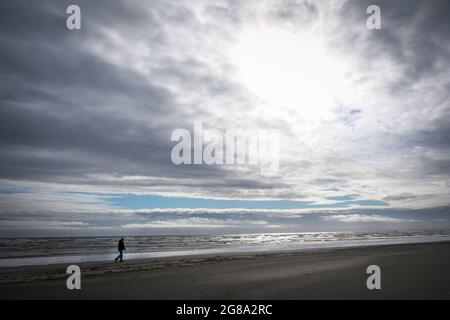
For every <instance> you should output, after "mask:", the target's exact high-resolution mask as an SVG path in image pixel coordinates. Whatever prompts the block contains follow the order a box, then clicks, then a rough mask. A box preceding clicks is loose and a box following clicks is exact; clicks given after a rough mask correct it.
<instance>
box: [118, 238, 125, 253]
mask: <svg viewBox="0 0 450 320" xmlns="http://www.w3.org/2000/svg"><path fill="white" fill-rule="evenodd" d="M117 250H119V251H123V250H125V244H124V243H123V240H119V245H118V246H117Z"/></svg>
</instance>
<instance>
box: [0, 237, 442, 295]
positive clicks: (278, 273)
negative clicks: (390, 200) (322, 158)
mask: <svg viewBox="0 0 450 320" xmlns="http://www.w3.org/2000/svg"><path fill="white" fill-rule="evenodd" d="M373 264H375V265H378V266H380V268H381V290H368V289H367V287H366V279H367V277H368V276H369V275H367V274H366V269H367V267H368V266H369V265H373ZM80 267H81V271H82V278H81V287H82V289H81V290H68V289H67V288H66V278H67V276H68V275H67V274H66V273H65V271H66V268H67V265H52V266H39V267H36V266H33V267H20V268H2V269H0V299H450V242H440V243H427V244H404V245H383V246H370V247H351V248H333V249H307V250H298V251H287V252H268V253H250V254H249V253H242V254H221V255H201V256H190V257H172V258H155V259H145V260H132V261H126V262H124V263H122V264H120V263H117V264H115V263H114V262H101V263H100V262H99V263H85V264H80Z"/></svg>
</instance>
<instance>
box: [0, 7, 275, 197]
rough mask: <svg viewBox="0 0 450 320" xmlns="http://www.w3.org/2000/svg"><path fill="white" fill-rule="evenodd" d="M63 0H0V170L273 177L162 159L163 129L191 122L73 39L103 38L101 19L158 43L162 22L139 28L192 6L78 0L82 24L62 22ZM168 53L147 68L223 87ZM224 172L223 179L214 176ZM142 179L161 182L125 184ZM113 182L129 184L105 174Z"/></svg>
mask: <svg viewBox="0 0 450 320" xmlns="http://www.w3.org/2000/svg"><path fill="white" fill-rule="evenodd" d="M71 3H72V2H70V1H62V2H58V3H55V1H39V2H29V1H22V2H21V3H18V2H17V1H3V2H2V4H1V6H2V10H0V11H1V15H2V16H1V19H0V20H1V21H0V24H1V28H0V33H1V34H0V41H1V47H2V50H1V52H0V70H1V76H0V82H1V85H0V103H1V109H0V118H1V121H2V126H1V127H0V144H1V151H0V153H1V162H0V176H1V177H2V178H6V179H11V180H14V179H20V180H27V179H29V180H36V181H48V182H51V181H57V182H62V183H68V184H71V183H80V184H91V185H100V184H108V183H110V182H108V181H106V180H103V181H102V179H101V178H99V179H94V180H92V179H91V178H89V177H87V176H85V175H87V174H92V173H95V174H102V173H105V174H110V175H115V176H117V177H120V176H121V175H142V176H157V177H158V176H159V177H165V178H181V179H183V178H186V179H189V180H187V181H184V182H183V181H182V180H180V181H179V182H178V185H186V186H189V185H192V186H198V185H200V184H202V183H205V185H204V186H203V187H205V186H206V185H208V184H209V185H210V187H211V190H214V189H218V188H225V189H227V188H236V187H240V188H246V189H252V188H256V189H259V188H261V189H267V188H272V187H274V186H269V185H267V184H266V183H264V182H258V181H253V180H250V179H242V178H241V179H237V178H233V174H232V173H231V172H227V173H225V172H223V170H221V168H219V167H204V166H182V167H175V166H174V165H172V163H171V161H170V151H171V148H172V146H173V143H171V142H170V134H171V131H172V130H173V129H175V128H177V127H186V126H189V127H191V126H192V124H191V122H189V117H186V115H185V114H184V111H183V108H180V106H179V105H178V104H177V103H178V102H177V96H176V95H174V93H173V92H170V91H168V90H166V89H165V88H164V87H163V86H161V85H160V84H158V83H151V82H150V83H149V81H148V79H145V78H143V77H142V75H141V74H139V73H137V72H133V71H132V70H130V69H127V68H123V67H120V66H117V65H114V64H111V63H107V62H105V61H104V60H103V59H101V57H98V56H96V55H94V54H92V52H89V51H87V50H85V47H83V45H82V44H83V42H84V41H85V39H87V38H93V39H95V41H98V42H100V43H101V42H102V41H106V40H105V39H104V38H103V37H102V35H101V34H100V33H99V30H102V28H109V29H111V30H112V31H114V30H120V32H121V33H125V34H128V35H129V37H130V39H134V38H136V39H141V40H142V39H145V41H146V42H148V43H150V44H151V45H155V46H161V45H164V43H165V41H166V40H165V38H164V37H163V35H164V32H159V33H158V32H155V33H153V34H148V33H146V32H147V30H148V29H152V28H153V29H156V30H157V29H161V24H164V23H175V24H183V23H190V22H191V20H192V19H193V18H192V12H190V11H188V10H186V9H183V7H181V6H178V7H177V6H172V5H169V4H167V5H164V10H159V11H152V13H149V12H144V11H143V10H142V8H141V7H138V6H135V5H133V4H128V3H125V2H121V1H119V2H110V1H78V2H76V4H79V5H80V6H81V8H82V14H83V15H82V30H81V31H80V32H69V31H68V30H67V29H66V27H65V19H66V14H65V8H66V7H67V6H68V5H69V4H71ZM153 5H154V6H155V7H156V8H158V6H162V5H163V4H161V3H159V2H154V3H153ZM155 12H158V14H155ZM131 62H132V61H130V63H131ZM177 63H178V64H177ZM177 63H174V62H173V61H171V60H170V59H167V61H162V64H161V65H160V66H159V67H158V70H157V72H159V73H163V74H166V75H170V76H171V77H173V78H176V79H178V80H179V81H182V82H185V83H188V84H190V86H192V90H206V91H211V92H212V93H213V94H220V93H223V92H226V90H228V87H229V84H228V83H226V82H221V80H220V79H219V80H217V79H216V80H215V79H213V78H212V77H211V76H209V75H208V67H206V66H204V65H202V64H201V63H200V62H199V61H193V60H189V58H187V60H185V61H184V62H183V63H181V62H177ZM193 69H195V70H200V73H199V72H192V70H193ZM186 112H189V110H186ZM225 175H226V176H228V177H229V178H230V179H229V185H227V184H226V183H224V180H223V179H222V180H219V179H220V177H224V176H225ZM194 178H195V179H197V181H193V179H194ZM208 181H209V182H208ZM149 182H151V184H152V186H156V185H164V184H165V182H164V180H162V181H158V180H156V179H155V180H151V181H150V180H147V181H146V180H142V181H141V182H136V183H135V185H137V186H139V185H140V184H141V185H142V184H145V183H149ZM121 183H122V184H123V185H125V186H126V185H127V184H128V185H129V186H130V185H131V183H130V182H128V183H127V182H117V181H115V182H114V184H115V185H117V184H119V185H120V184H121Z"/></svg>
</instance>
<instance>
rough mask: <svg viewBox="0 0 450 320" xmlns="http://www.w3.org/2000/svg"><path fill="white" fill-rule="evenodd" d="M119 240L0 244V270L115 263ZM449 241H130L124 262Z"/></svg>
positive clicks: (329, 236) (346, 236)
mask: <svg viewBox="0 0 450 320" xmlns="http://www.w3.org/2000/svg"><path fill="white" fill-rule="evenodd" d="M118 240H119V238H118V237H72V238H15V239H11V238H8V239H6V238H4V239H0V267H17V266H27V265H48V264H58V263H61V264H68V263H70V264H76V263H81V262H88V261H113V259H114V258H115V257H116V256H117V242H118ZM434 241H450V230H415V231H383V232H302V233H262V234H235V235H186V236H179V235H177V236H131V237H126V238H125V245H126V247H127V253H126V254H125V256H124V258H125V259H141V258H156V257H169V256H183V255H192V254H208V253H218V254H220V253H233V252H264V251H279V250H293V249H308V248H330V247H346V246H365V245H379V244H400V243H422V242H434Z"/></svg>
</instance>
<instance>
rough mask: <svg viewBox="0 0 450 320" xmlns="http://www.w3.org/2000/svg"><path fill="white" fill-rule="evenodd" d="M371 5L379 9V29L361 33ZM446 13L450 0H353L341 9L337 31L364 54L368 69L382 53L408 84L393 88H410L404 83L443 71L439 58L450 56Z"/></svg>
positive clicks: (447, 13) (447, 15) (448, 10)
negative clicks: (340, 21)
mask: <svg viewBox="0 0 450 320" xmlns="http://www.w3.org/2000/svg"><path fill="white" fill-rule="evenodd" d="M373 4H375V5H378V6H379V7H380V9H381V17H382V20H381V21H382V30H380V31H377V32H371V31H369V30H367V29H365V30H364V31H365V32H363V33H360V31H361V29H364V28H365V21H366V19H367V17H368V15H367V14H366V8H367V7H368V6H369V5H373ZM449 12H450V3H449V2H448V1H445V0H431V1H420V0H411V1H410V0H396V1H380V0H377V1H369V0H363V1H357V0H352V1H348V2H346V4H345V5H344V6H343V7H342V9H341V10H340V13H341V18H342V25H341V28H340V30H341V32H343V33H345V37H346V41H345V43H346V45H348V46H350V47H353V48H355V49H356V50H360V51H364V52H365V53H366V57H367V60H366V61H367V66H368V67H369V68H370V60H371V59H372V58H376V57H378V56H383V55H387V56H388V57H389V58H390V59H392V60H393V61H394V62H395V63H396V64H397V65H399V66H402V67H403V69H404V70H403V71H404V78H402V81H407V83H404V82H403V83H401V84H400V83H397V86H395V87H392V89H393V90H398V89H401V88H404V89H409V87H408V85H407V84H411V83H413V82H415V81H417V80H418V79H419V78H421V77H427V76H435V75H436V74H437V73H440V72H441V71H446V70H443V69H447V68H446V66H445V64H442V61H448V58H449V55H450V42H449V40H450V34H449V32H448V30H450V19H449ZM355 25H356V26H359V27H360V28H361V29H360V28H355V27H354V26H355Z"/></svg>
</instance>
